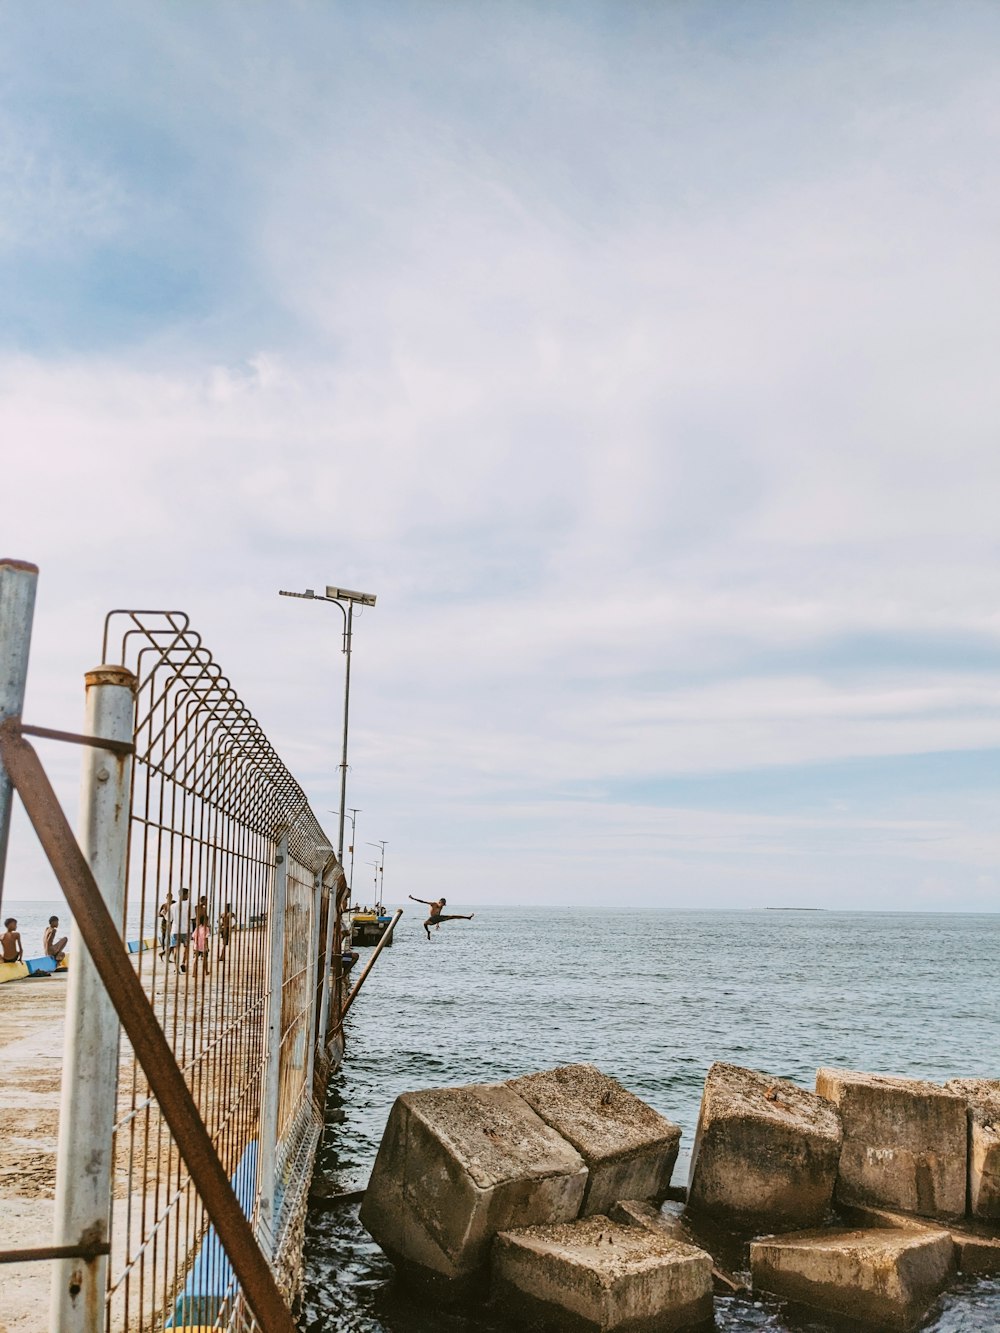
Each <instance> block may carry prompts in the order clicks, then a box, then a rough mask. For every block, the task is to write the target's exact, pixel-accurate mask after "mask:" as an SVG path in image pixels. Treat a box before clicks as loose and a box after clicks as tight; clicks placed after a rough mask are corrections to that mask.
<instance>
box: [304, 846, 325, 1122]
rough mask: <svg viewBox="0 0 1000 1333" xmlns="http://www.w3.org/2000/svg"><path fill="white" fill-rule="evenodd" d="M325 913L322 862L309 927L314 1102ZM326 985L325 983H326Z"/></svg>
mask: <svg viewBox="0 0 1000 1333" xmlns="http://www.w3.org/2000/svg"><path fill="white" fill-rule="evenodd" d="M322 911H323V866H322V862H321V863H320V867H319V869H318V870H316V871H314V872H313V900H312V921H311V922H310V926H309V1010H308V1015H309V1035H308V1040H307V1042H306V1095H307V1096H308V1097H309V1099H310V1100H312V1095H313V1070H314V1069H315V1068H316V1042H315V1040H314V1037H313V1034H314V1032H315V1030H316V1026H315V1025H316V1020H317V1018H318V1017H319V1013H317V1004H316V991H317V989H318V983H319V979H320V978H319V969H320V968H321V967H322V965H323V964H322V961H321V959H320V957H319V948H320V943H321V941H320V937H319V922H320V915H321V913H322ZM322 943H323V945H324V951H323V958H324V959H325V957H326V948H325V945H326V940H325V938H324V939H323V941H322ZM324 984H325V983H324ZM322 1009H323V1001H322V998H321V999H320V1002H319V1010H320V1012H322Z"/></svg>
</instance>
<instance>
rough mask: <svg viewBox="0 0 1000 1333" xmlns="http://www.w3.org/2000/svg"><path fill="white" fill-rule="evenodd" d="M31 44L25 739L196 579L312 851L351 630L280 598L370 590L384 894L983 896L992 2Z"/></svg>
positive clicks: (998, 148)
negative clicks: (131, 611)
mask: <svg viewBox="0 0 1000 1333" xmlns="http://www.w3.org/2000/svg"><path fill="white" fill-rule="evenodd" d="M4 29H5V31H4V41H3V43H2V47H0V89H2V98H0V198H2V199H3V201H4V203H3V208H2V211H0V449H2V455H3V474H4V504H3V506H2V511H0V513H2V517H0V548H3V549H2V550H0V554H6V555H8V556H12V557H15V558H19V559H25V560H31V561H33V562H35V563H36V564H38V565H39V566H40V569H41V574H40V580H39V590H38V602H37V608H36V620H35V632H34V638H33V646H32V658H31V668H30V676H29V685H28V697H27V704H26V708H25V717H26V720H28V721H31V722H34V723H37V724H39V725H44V726H50V727H62V728H66V729H69V730H78V729H79V728H80V724H81V718H82V699H83V685H82V678H83V673H84V671H86V670H87V669H89V668H91V667H93V666H95V665H97V658H98V657H99V655H100V644H101V625H102V620H103V616H104V614H105V612H106V611H107V610H108V609H109V608H111V607H129V606H136V607H157V606H160V607H178V608H183V609H184V610H186V611H187V612H188V613H189V614H190V616H191V619H192V622H193V624H194V625H195V626H196V627H197V628H198V629H199V630H200V632H201V633H202V635H203V637H204V639H205V641H206V642H207V643H208V644H209V645H210V646H211V648H212V650H213V652H214V654H215V656H216V658H217V659H218V661H219V662H220V663H221V664H222V666H223V667H224V669H225V671H226V673H227V674H228V675H229V677H230V678H231V679H232V680H233V682H234V684H235V685H236V687H237V688H238V690H239V692H240V694H241V696H242V698H243V699H244V701H245V702H246V704H247V705H248V706H249V708H250V709H251V710H252V712H253V713H254V714H255V716H256V717H257V718H258V720H259V721H260V722H261V724H262V725H263V727H264V729H265V730H266V732H267V734H268V736H269V737H270V739H271V741H272V743H273V744H274V745H275V747H276V748H277V750H278V751H279V752H280V753H281V755H282V756H283V757H284V758H285V760H286V762H287V764H288V766H289V767H290V768H291V770H292V771H293V772H294V773H295V775H296V776H297V778H298V779H299V781H300V782H301V783H302V785H303V787H304V788H305V789H306V791H307V793H308V794H309V796H310V799H311V801H312V803H313V806H314V808H315V810H316V811H317V813H318V814H319V816H320V818H321V820H323V821H324V822H325V823H326V826H327V828H328V829H329V830H334V831H335V828H336V816H335V815H333V814H329V813H328V812H330V811H335V810H336V809H337V808H338V804H339V777H338V773H337V763H338V762H339V747H340V731H341V706H342V688H343V658H342V655H341V653H340V635H339V615H338V613H337V612H336V609H335V608H332V607H326V606H321V605H317V604H309V603H308V602H302V601H293V600H290V599H284V598H279V597H278V590H279V589H282V588H285V589H292V590H301V589H304V588H307V587H309V588H316V589H322V588H323V587H324V586H326V585H327V584H335V585H339V586H342V587H349V588H358V589H362V590H365V591H370V592H374V593H376V594H377V596H378V601H377V605H376V606H375V607H374V608H371V609H369V610H365V611H364V613H363V614H361V615H360V616H359V617H358V619H357V620H356V622H355V635H354V652H353V656H352V707H351V740H350V769H349V785H348V805H349V806H352V807H357V808H359V809H360V810H361V814H360V815H359V816H358V827H357V834H356V841H357V847H358V853H357V856H356V865H355V884H356V885H357V886H359V889H360V890H363V889H364V886H365V884H366V882H368V881H367V879H366V877H371V879H372V881H373V879H374V870H373V867H372V866H371V865H370V864H369V862H370V861H372V860H374V859H375V857H376V855H377V853H376V852H375V850H374V849H372V848H371V847H369V846H368V843H369V842H370V841H371V842H374V841H378V840H380V839H385V840H386V842H387V847H386V853H385V880H384V883H385V891H386V899H387V900H388V901H397V900H402V899H404V898H405V895H406V894H408V893H413V894H416V895H417V896H420V897H425V898H426V897H436V896H438V895H439V894H445V895H446V896H447V897H448V900H449V903H450V904H452V905H454V906H455V908H456V910H462V908H461V906H459V905H460V904H468V905H469V910H475V906H476V905H477V904H487V903H501V904H532V903H539V904H565V905H571V904H591V905H605V906H607V907H608V909H609V911H612V912H617V911H619V910H621V909H623V908H624V909H626V910H628V909H629V908H632V907H634V908H637V909H639V908H644V907H654V906H662V907H681V908H683V907H697V908H705V907H719V908H731V907H737V908H740V907H746V908H756V907H762V906H783V905H785V906H813V907H826V908H856V909H885V910H927V911H942V910H968V911H994V910H996V908H997V903H998V900H1000V824H998V818H997V798H998V796H1000V677H998V669H997V668H998V650H1000V560H998V557H1000V448H998V443H1000V439H998V422H1000V375H998V373H997V366H998V364H1000V265H998V245H997V241H998V225H1000V174H998V168H997V163H998V162H1000V142H998V140H1000V95H998V92H997V90H998V88H1000V69H998V65H1000V59H998V54H997V53H998V51H1000V7H997V6H996V5H995V4H993V3H983V4H978V3H974V2H972V0H968V2H967V0H959V3H935V4H927V3H921V2H920V0H907V3H889V2H881V0H872V3H865V4H858V3H856V2H854V0H851V2H846V0H844V2H841V3H837V2H836V0H831V2H830V3H825V4H822V5H812V4H803V3H797V2H790V3H777V2H774V3H769V2H768V0H760V2H759V3H755V4H752V5H749V4H744V3H737V0H717V2H716V3H708V2H704V3H684V2H683V0H677V2H676V3H669V2H668V0H661V3H645V2H642V0H608V2H607V3H591V2H588V0H573V2H572V3H570V2H569V0H563V2H561V3H560V2H551V3H545V2H543V0H536V2H535V3H531V4H527V3H525V4H522V3H517V2H516V0H505V3H503V4H496V5H467V4H461V3H458V0H449V2H447V3H446V2H444V0H441V2H437V0H408V2H406V0H368V2H367V3H365V4H364V5H358V4H355V3H346V2H342V0H327V2H326V3H319V2H318V0H298V3H289V4H283V5H246V4H236V3H222V2H221V0H220V2H219V3H212V4H196V3H194V2H193V0H187V2H184V0H181V2H180V3H177V4H171V5H164V4H161V3H150V2H148V0H147V2H146V3H143V2H142V0H129V3H124V2H122V3H111V2H109V0H96V3H94V4H91V5H87V6H78V5H71V4H68V3H57V4H54V5H42V6H39V5H30V4H15V5H13V6H9V7H7V9H6V10H5V13H4ZM42 752H43V756H44V758H45V761H46V764H47V765H48V767H49V770H50V772H51V774H52V776H53V779H54V781H55V782H56V785H57V788H58V790H59V792H60V795H61V796H62V798H63V799H64V801H65V803H66V807H67V810H68V811H69V812H70V813H71V814H72V813H73V811H74V810H75V806H76V801H77V790H76V788H77V784H78V778H77V773H78V765H79V756H78V755H77V754H76V753H75V752H73V751H71V750H70V749H69V748H68V747H57V746H55V745H53V744H51V743H49V744H46V745H44V747H43V750H42ZM5 893H6V895H8V896H10V897H13V898H25V897H27V898H39V899H44V898H51V897H53V896H54V888H53V885H52V882H51V880H50V879H49V872H48V871H47V869H46V867H45V866H44V865H43V864H42V863H41V862H40V858H39V856H38V853H37V851H36V849H35V848H34V844H33V835H32V834H31V832H30V830H29V829H28V828H27V826H26V823H25V821H24V818H23V815H18V817H17V819H16V822H15V826H14V834H13V843H12V850H11V861H10V867H9V870H8V879H7V885H6V890H5ZM355 896H363V894H362V892H360V891H359V893H356V895H355Z"/></svg>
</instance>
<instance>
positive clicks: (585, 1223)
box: [491, 1214, 713, 1333]
mask: <svg viewBox="0 0 1000 1333" xmlns="http://www.w3.org/2000/svg"><path fill="white" fill-rule="evenodd" d="M491 1296H492V1299H493V1301H494V1303H495V1304H496V1305H497V1306H498V1307H499V1308H500V1309H501V1310H502V1311H503V1312H504V1313H506V1314H508V1315H511V1316H513V1317H514V1318H516V1319H522V1320H525V1321H526V1322H530V1323H531V1324H532V1325H533V1326H536V1327H537V1326H538V1325H539V1324H540V1325H541V1326H542V1327H553V1326H554V1327H558V1328H561V1329H567V1328H568V1329H580V1330H601V1333H604V1330H610V1329H627V1330H628V1333H644V1331H645V1330H649V1333H653V1331H654V1330H655V1331H656V1333H661V1330H662V1331H663V1333H665V1331H666V1330H668V1329H681V1328H692V1327H695V1326H697V1325H699V1324H702V1323H705V1322H706V1321H710V1320H711V1318H712V1304H713V1302H712V1260H711V1258H710V1256H709V1255H707V1254H705V1253H704V1251H702V1250H699V1249H696V1248H695V1247H694V1246H693V1245H685V1244H683V1243H682V1242H681V1241H678V1240H673V1239H671V1238H670V1237H669V1236H666V1235H663V1234H659V1233H656V1232H653V1231H647V1230H645V1229H644V1228H641V1227H629V1226H618V1225H616V1224H615V1223H613V1222H612V1221H611V1220H610V1218H607V1217H602V1216H600V1215H599V1214H598V1215H596V1216H592V1217H584V1218H580V1219H579V1221H577V1222H570V1223H568V1224H566V1225H564V1226H542V1227H530V1228H528V1229H525V1230H520V1229H519V1230H517V1231H507V1232H504V1233H502V1234H501V1235H499V1236H497V1238H496V1241H495V1243H494V1246H493V1279H492V1285H491Z"/></svg>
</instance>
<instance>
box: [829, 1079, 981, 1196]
mask: <svg viewBox="0 0 1000 1333" xmlns="http://www.w3.org/2000/svg"><path fill="white" fill-rule="evenodd" d="M816 1091H817V1092H818V1093H819V1094H820V1096H822V1097H828V1098H829V1099H830V1101H831V1102H833V1103H834V1105H835V1106H836V1107H837V1108H838V1110H839V1111H840V1118H841V1121H842V1123H843V1126H844V1147H843V1150H842V1152H841V1154H840V1173H839V1175H838V1178H837V1199H838V1200H839V1201H842V1202H843V1203H870V1204H874V1205H875V1206H876V1207H879V1206H881V1207H885V1208H896V1209H899V1210H901V1211H902V1212H906V1213H919V1214H921V1215H922V1216H924V1217H959V1216H961V1215H962V1214H963V1213H964V1212H965V1190H966V1163H967V1156H968V1154H967V1149H966V1140H967V1137H968V1129H967V1125H966V1120H967V1112H966V1103H965V1099H964V1098H962V1097H959V1096H958V1095H957V1094H956V1093H953V1092H946V1091H945V1090H944V1088H941V1087H939V1086H938V1085H937V1084H936V1083H925V1082H922V1081H920V1080H918V1079H910V1078H893V1077H890V1076H888V1075H884V1074H859V1073H854V1072H852V1071H851V1070H847V1069H820V1070H819V1071H818V1072H817V1074H816Z"/></svg>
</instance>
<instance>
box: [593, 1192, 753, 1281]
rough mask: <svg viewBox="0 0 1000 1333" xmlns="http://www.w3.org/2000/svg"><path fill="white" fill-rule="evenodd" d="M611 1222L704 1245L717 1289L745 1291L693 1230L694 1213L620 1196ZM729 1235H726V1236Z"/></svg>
mask: <svg viewBox="0 0 1000 1333" xmlns="http://www.w3.org/2000/svg"><path fill="white" fill-rule="evenodd" d="M609 1216H610V1217H611V1220H612V1222H620V1223H621V1224H622V1226H626V1227H643V1228H645V1230H646V1231H656V1232H658V1233H659V1234H660V1235H661V1236H670V1237H671V1238H672V1239H673V1240H682V1241H684V1242H685V1244H687V1245H694V1246H695V1247H696V1248H697V1249H699V1250H700V1249H703V1250H704V1251H705V1252H706V1253H707V1254H708V1255H710V1257H711V1260H712V1284H713V1286H714V1288H715V1290H716V1291H720V1292H722V1293H724V1294H728V1293H730V1292H733V1291H746V1289H747V1285H746V1283H745V1282H743V1281H741V1280H740V1279H739V1278H738V1277H736V1276H735V1274H734V1273H731V1272H729V1271H728V1270H727V1269H726V1268H725V1267H724V1266H723V1264H722V1263H720V1261H719V1257H718V1256H717V1255H716V1254H715V1253H714V1252H713V1250H712V1247H711V1242H710V1241H708V1240H704V1238H703V1236H702V1235H699V1234H697V1233H695V1232H694V1231H693V1230H692V1227H691V1225H690V1224H691V1221H692V1218H693V1214H690V1213H689V1214H687V1216H682V1215H681V1214H679V1213H675V1212H667V1211H665V1210H664V1209H662V1208H657V1207H656V1206H655V1205H654V1204H651V1203H646V1201H645V1200H644V1199H622V1200H620V1201H619V1202H618V1203H616V1204H615V1206H614V1208H612V1209H611V1213H610V1214H609ZM727 1239H728V1237H727Z"/></svg>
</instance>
